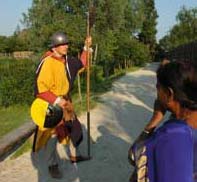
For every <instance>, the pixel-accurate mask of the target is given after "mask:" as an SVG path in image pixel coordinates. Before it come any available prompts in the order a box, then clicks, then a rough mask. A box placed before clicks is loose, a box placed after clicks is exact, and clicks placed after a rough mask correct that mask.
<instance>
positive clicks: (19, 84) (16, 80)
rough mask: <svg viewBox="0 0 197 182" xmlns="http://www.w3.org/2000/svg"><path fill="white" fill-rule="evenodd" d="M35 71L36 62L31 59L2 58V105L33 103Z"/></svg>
mask: <svg viewBox="0 0 197 182" xmlns="http://www.w3.org/2000/svg"><path fill="white" fill-rule="evenodd" d="M34 72H35V63H33V62H32V61H31V60H27V59H26V60H15V59H12V60H11V59H10V60H5V61H3V60H1V61H0V73H1V76H0V106H5V107H7V106H10V105H13V104H28V103H31V102H32V100H33V84H34V83H33V82H34Z"/></svg>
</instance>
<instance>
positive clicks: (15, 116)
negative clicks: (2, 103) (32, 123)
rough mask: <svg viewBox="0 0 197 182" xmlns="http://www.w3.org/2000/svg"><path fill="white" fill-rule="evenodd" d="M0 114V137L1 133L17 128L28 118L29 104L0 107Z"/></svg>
mask: <svg viewBox="0 0 197 182" xmlns="http://www.w3.org/2000/svg"><path fill="white" fill-rule="evenodd" d="M0 116H1V117H0V128H1V130H0V138H2V136H3V135H5V134H7V133H8V132H10V131H12V130H14V129H16V128H18V127H19V126H21V125H22V124H24V123H25V122H26V121H27V120H28V119H30V115H29V106H26V105H15V106H10V107H7V108H4V107H0Z"/></svg>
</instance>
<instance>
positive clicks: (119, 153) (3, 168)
mask: <svg viewBox="0 0 197 182" xmlns="http://www.w3.org/2000/svg"><path fill="white" fill-rule="evenodd" d="M157 66H158V64H157V63H152V64H149V65H147V66H146V67H145V68H143V69H140V70H138V71H135V72H132V73H128V74H127V75H125V76H123V77H121V78H120V79H118V80H117V81H115V82H114V84H113V87H112V89H111V91H109V92H107V93H105V94H103V95H102V96H101V98H100V103H99V105H98V106H97V107H96V108H95V109H93V110H91V115H90V117H91V143H92V145H91V156H92V160H90V161H86V162H83V163H79V164H71V163H70V162H69V160H68V158H67V155H66V152H65V150H64V148H63V147H62V146H60V145H58V146H57V147H58V150H59V154H60V158H61V161H60V165H61V170H62V172H63V173H64V177H63V179H61V180H54V179H51V178H50V177H48V175H47V174H46V175H45V176H41V175H40V174H38V172H37V169H36V168H35V167H34V166H33V165H32V161H31V154H30V153H29V152H28V153H25V154H24V155H22V156H20V157H19V158H17V159H15V160H5V161H4V162H1V163H0V181H1V182H26V181H28V182H37V181H38V182H58V181H59V182H124V181H125V182H127V181H128V179H129V175H130V173H131V170H132V168H131V166H130V165H129V164H128V161H127V151H128V148H129V146H130V145H131V143H132V142H133V140H134V139H135V138H136V136H137V135H138V134H139V133H140V131H141V130H142V129H143V127H144V126H145V123H146V122H147V120H148V119H149V118H150V117H151V112H152V106H153V102H154V98H155V96H156V92H155V91H156V90H155V82H156V80H155V70H156V68H157ZM80 121H81V122H82V124H83V128H84V132H85V133H86V131H85V130H86V113H85V114H84V115H82V116H81V117H80ZM85 138H86V136H85ZM80 150H81V153H85V154H86V153H87V149H86V139H85V140H84V142H83V143H82V145H81V146H80Z"/></svg>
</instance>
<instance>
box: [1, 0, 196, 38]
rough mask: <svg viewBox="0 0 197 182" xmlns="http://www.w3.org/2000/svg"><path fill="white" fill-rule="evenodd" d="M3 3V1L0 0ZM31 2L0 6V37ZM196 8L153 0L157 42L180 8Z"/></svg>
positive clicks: (190, 2) (189, 1)
mask: <svg viewBox="0 0 197 182" xmlns="http://www.w3.org/2000/svg"><path fill="white" fill-rule="evenodd" d="M1 1H3V0H1ZM31 5H32V0H5V1H3V2H2V3H1V6H0V25H1V26H0V35H5V36H10V35H12V34H13V33H14V31H15V30H16V27H17V25H20V26H21V24H20V20H21V19H22V13H27V11H28V8H30V7H31ZM183 5H185V6H186V8H194V7H197V0H155V8H156V10H157V13H158V15H159V18H158V19H157V23H158V24H157V31H158V33H157V40H159V39H160V38H162V37H163V36H164V35H166V34H167V33H168V31H169V30H170V28H172V27H173V25H175V24H176V15H177V13H178V11H179V10H180V9H181V7H182V6H183Z"/></svg>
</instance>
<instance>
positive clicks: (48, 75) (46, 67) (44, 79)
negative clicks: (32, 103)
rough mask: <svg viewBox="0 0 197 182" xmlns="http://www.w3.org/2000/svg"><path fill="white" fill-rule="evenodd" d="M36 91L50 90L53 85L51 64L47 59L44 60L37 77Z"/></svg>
mask: <svg viewBox="0 0 197 182" xmlns="http://www.w3.org/2000/svg"><path fill="white" fill-rule="evenodd" d="M37 86H38V92H39V93H42V92H46V91H49V90H51V87H52V86H53V73H52V66H51V64H50V61H49V60H45V61H44V63H43V65H42V67H41V70H40V73H39V75H38V79H37Z"/></svg>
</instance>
